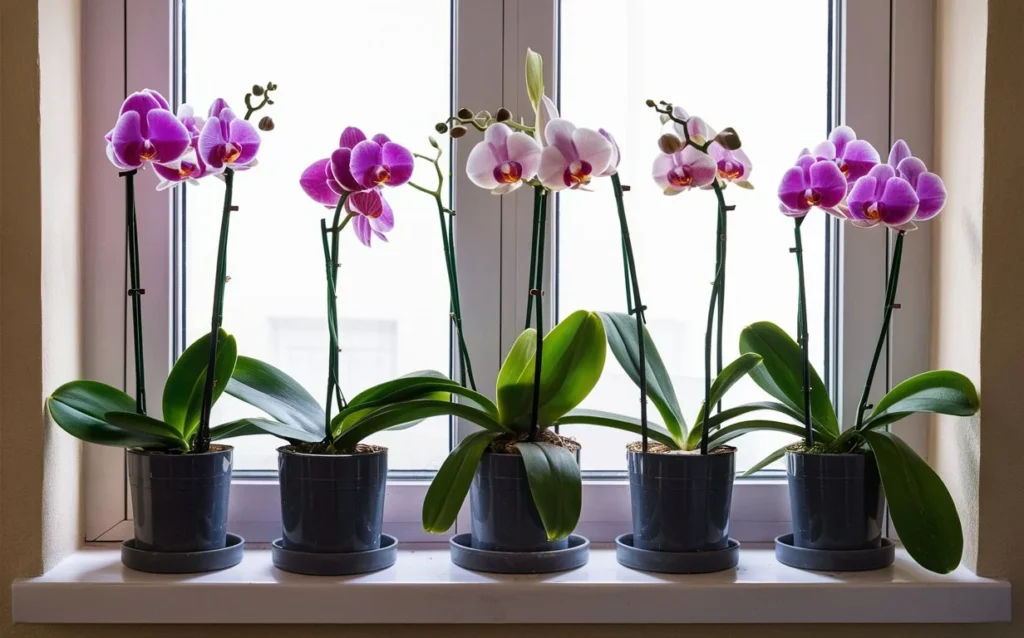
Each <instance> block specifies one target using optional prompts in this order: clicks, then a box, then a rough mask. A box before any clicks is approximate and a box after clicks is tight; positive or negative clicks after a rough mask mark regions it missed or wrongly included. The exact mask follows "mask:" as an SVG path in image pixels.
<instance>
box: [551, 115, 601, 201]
mask: <svg viewBox="0 0 1024 638" xmlns="http://www.w3.org/2000/svg"><path fill="white" fill-rule="evenodd" d="M544 139H545V140H546V141H547V143H548V146H546V147H544V151H543V152H542V153H541V158H540V171H539V173H538V176H539V177H540V183H541V184H543V185H544V186H545V187H546V188H548V189H550V190H552V191H560V190H563V189H566V188H571V189H578V188H581V187H585V186H586V185H587V184H589V183H590V181H591V179H593V178H594V177H601V176H603V175H610V174H611V173H610V172H608V170H609V167H613V165H614V163H615V161H616V158H617V153H616V152H615V145H614V143H613V142H612V141H609V137H606V136H605V135H602V134H601V133H599V132H598V131H595V130H593V129H588V128H576V125H575V124H573V123H572V122H570V121H568V120H564V119H555V120H552V121H550V122H548V124H547V126H545V127H544ZM612 172H614V170H613V171H612Z"/></svg>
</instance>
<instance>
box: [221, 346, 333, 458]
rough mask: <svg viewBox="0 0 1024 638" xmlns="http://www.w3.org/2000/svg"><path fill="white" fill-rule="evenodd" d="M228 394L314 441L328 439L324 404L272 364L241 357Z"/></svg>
mask: <svg viewBox="0 0 1024 638" xmlns="http://www.w3.org/2000/svg"><path fill="white" fill-rule="evenodd" d="M227 393H228V394H230V395H231V396H233V397H235V398H236V399H239V400H241V401H244V402H245V403H248V404H249V405H251V406H253V407H254V408H258V409H260V410H263V411H264V412H266V413H267V414H269V415H270V416H272V417H273V418H274V419H276V420H277V421H279V422H281V423H282V424H284V425H286V426H289V427H291V428H292V429H294V430H301V431H303V432H305V433H307V434H308V435H309V436H310V437H313V439H314V440H318V441H319V440H322V439H323V438H324V437H325V436H326V433H325V432H324V428H325V427H326V426H325V424H324V422H325V421H326V415H325V414H324V410H323V408H321V407H320V404H319V403H317V402H316V399H314V398H313V396H312V395H310V393H309V392H307V391H306V389H305V388H303V387H302V386H301V385H300V384H299V382H298V381H296V380H295V379H293V378H291V377H290V376H288V375H287V374H285V373H284V372H283V371H281V370H279V369H277V368H275V367H274V366H272V365H270V364H269V363H265V362H263V361H260V360H259V359H253V358H251V357H238V363H237V364H236V365H235V371H234V373H233V374H232V378H231V382H230V383H228V387H227ZM293 438H297V437H293ZM301 440H306V439H301Z"/></svg>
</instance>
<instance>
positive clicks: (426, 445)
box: [184, 0, 451, 470]
mask: <svg viewBox="0 0 1024 638" xmlns="http://www.w3.org/2000/svg"><path fill="white" fill-rule="evenodd" d="M450 30H451V6H450V2H449V0H420V1H418V2H408V1H405V0H378V1H376V2H372V3H356V2H299V3H282V2H278V1H267V0H259V1H257V0H202V1H196V2H188V3H187V4H186V6H185V14H184V32H185V46H184V53H185V66H184V69H185V73H184V80H185V96H186V98H187V101H188V102H189V103H190V104H194V105H196V108H197V111H200V110H202V109H205V108H206V105H208V104H209V103H210V101H211V100H212V99H213V98H215V97H217V96H223V97H225V98H226V99H227V100H228V102H229V103H230V104H231V105H232V106H233V107H235V109H236V110H241V111H242V112H243V113H244V107H243V104H242V97H243V96H244V95H245V93H246V91H248V90H249V88H250V87H251V86H252V83H253V82H262V83H265V82H266V81H267V80H273V81H274V82H276V83H277V84H278V85H279V86H280V88H279V89H278V90H277V92H276V93H275V95H274V98H275V102H276V103H275V104H274V105H273V106H272V107H270V109H269V110H268V111H267V113H268V114H270V115H272V116H273V118H274V121H275V122H276V130H274V131H273V132H270V133H266V134H264V135H263V146H262V148H261V150H260V158H259V166H258V167H257V168H256V169H255V170H253V171H251V172H245V173H239V174H238V175H237V176H236V179H235V202H234V203H235V204H237V205H238V206H239V212H237V213H235V214H234V216H233V218H232V221H231V245H230V252H229V256H228V273H229V274H230V276H231V281H230V284H229V285H228V286H227V297H226V300H225V319H224V325H225V328H226V329H227V330H228V331H229V332H231V333H233V334H234V335H235V336H236V337H237V339H238V343H239V351H240V352H241V353H243V354H246V355H249V356H254V357H258V358H261V359H264V360H266V361H268V362H270V363H273V364H274V365H276V366H278V367H281V368H283V369H284V370H285V371H286V372H288V373H289V374H291V375H292V376H294V377H295V378H296V379H298V380H299V381H301V382H302V384H303V385H304V386H305V387H306V388H307V389H308V390H309V391H310V392H311V393H312V394H313V396H315V397H316V398H317V399H318V400H320V401H321V402H323V399H324V395H325V393H326V371H327V357H328V353H327V350H328V335H327V323H326V318H325V317H326V301H325V299H326V289H325V286H326V280H325V275H324V259H323V251H322V248H321V239H320V228H319V224H320V219H321V217H323V216H324V215H329V214H331V211H328V210H327V209H324V208H322V207H319V206H318V205H317V204H315V203H313V202H312V201H311V200H309V199H308V198H307V197H306V195H305V194H304V193H303V192H302V190H301V189H300V188H299V185H298V180H299V175H300V174H301V173H302V171H303V169H305V168H306V167H307V166H308V165H309V164H311V163H312V162H313V161H315V160H317V159H320V158H324V157H327V156H329V155H330V153H331V151H333V150H334V149H335V148H336V147H337V144H338V138H339V136H340V134H341V131H342V129H343V128H344V127H346V126H358V127H360V128H362V129H363V131H364V132H365V133H366V134H367V135H373V134H375V133H378V132H380V133H386V134H387V135H388V136H389V137H391V138H392V139H393V140H395V141H396V142H399V143H401V144H403V145H404V146H406V147H407V148H409V149H410V150H412V151H414V152H417V151H419V152H423V151H424V150H427V151H432V149H430V148H429V146H427V135H428V134H430V133H431V132H432V130H433V126H434V123H435V122H436V121H437V119H438V117H439V114H443V113H447V112H448V111H449V109H450V102H451V100H450V95H451V79H450V78H451V74H450V69H451V45H450V42H451V37H450V36H451V33H450ZM424 34H430V37H424ZM213 61H217V62H216V63H214V62H213ZM259 115H262V113H261V114H259ZM257 117H259V116H257ZM416 177H419V178H422V179H423V180H424V182H425V183H426V184H432V183H433V180H434V177H433V168H432V167H431V166H429V165H426V166H420V167H419V168H418V169H417V175H416ZM223 194H224V189H223V188H222V187H221V185H220V184H219V183H218V182H216V181H210V182H207V183H203V184H202V185H201V186H199V187H195V188H194V187H188V192H187V194H186V200H187V201H186V227H185V232H184V240H185V246H186V260H185V264H186V269H185V276H184V285H185V302H186V306H185V313H184V321H185V329H186V339H187V340H189V341H190V340H193V339H195V338H197V337H199V336H200V335H202V334H205V333H206V332H207V331H208V330H209V322H210V316H209V312H210V301H211V299H212V294H213V275H214V266H215V260H216V250H217V234H218V228H219V224H220V210H221V206H222V198H223ZM386 197H387V199H388V201H389V202H390V204H391V206H392V208H393V210H394V214H395V228H394V231H392V232H391V233H390V234H389V235H388V240H389V241H388V243H384V242H377V241H374V244H373V247H372V248H369V249H368V248H366V247H364V246H363V245H361V244H359V243H358V241H357V240H356V237H355V235H354V234H353V233H352V232H351V231H350V230H349V229H346V230H345V232H344V234H343V235H342V242H341V260H340V261H341V270H340V275H339V278H340V283H339V291H338V295H339V300H338V307H339V324H340V325H339V332H340V334H339V339H340V342H341V349H342V352H341V356H340V359H339V360H340V365H341V382H342V389H343V390H344V392H345V394H346V395H347V396H349V397H351V396H353V395H354V394H356V393H357V392H359V391H360V390H362V389H364V388H366V387H367V386H369V385H372V384H374V383H378V382H380V381H385V380H387V379H389V378H393V377H394V376H396V375H399V374H404V373H407V372H411V371H414V370H422V369H427V368H432V369H436V370H440V371H442V372H445V373H447V372H448V370H449V347H450V346H449V343H450V342H449V324H448V284H447V278H446V275H445V268H444V256H443V253H442V251H441V249H440V239H439V237H438V227H437V217H436V214H435V213H434V211H433V208H432V204H431V202H430V201H429V199H428V198H427V197H425V196H424V195H422V194H420V193H417V192H416V191H414V190H413V189H412V188H408V187H405V188H399V189H395V190H388V191H387V193H386ZM214 413H215V423H220V422H224V421H227V420H230V419H234V418H238V417H243V416H249V415H253V414H254V413H255V410H254V409H253V408H249V407H247V406H245V405H243V404H241V403H239V402H237V401H235V400H233V399H230V398H229V397H226V396H225V398H224V399H222V400H221V402H220V403H218V405H217V406H216V409H215V411H214ZM369 441H370V442H374V443H379V444H382V445H386V446H388V447H389V448H390V454H389V465H390V467H391V469H399V470H423V469H436V468H437V467H439V466H440V464H441V462H442V461H443V460H444V458H445V456H446V455H447V452H448V441H449V436H448V420H447V419H446V418H443V417H437V418H434V419H430V420H429V421H427V422H424V423H422V424H420V425H418V426H416V427H415V428H412V429H410V430H404V431H400V432H394V433H383V434H380V435H377V436H375V437H373V438H371V439H369ZM233 444H234V445H235V449H236V456H235V459H236V464H237V467H238V468H239V469H243V470H254V469H259V470H273V469H276V467H277V454H276V452H275V449H276V447H277V446H276V445H275V444H274V440H272V439H270V437H249V438H243V439H237V440H235V441H234V442H233Z"/></svg>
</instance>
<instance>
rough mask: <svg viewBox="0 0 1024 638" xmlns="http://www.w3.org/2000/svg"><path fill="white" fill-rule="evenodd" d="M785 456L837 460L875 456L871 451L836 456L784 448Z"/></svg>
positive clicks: (844, 453)
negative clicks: (834, 458) (836, 458)
mask: <svg viewBox="0 0 1024 638" xmlns="http://www.w3.org/2000/svg"><path fill="white" fill-rule="evenodd" d="M786 454H787V455H789V454H792V455H794V456H797V455H799V456H815V457H838V458H852V457H869V456H874V455H875V453H874V452H872V451H871V450H866V451H864V452H840V453H838V454H831V453H829V454H826V453H823V452H811V451H809V450H791V449H789V448H786Z"/></svg>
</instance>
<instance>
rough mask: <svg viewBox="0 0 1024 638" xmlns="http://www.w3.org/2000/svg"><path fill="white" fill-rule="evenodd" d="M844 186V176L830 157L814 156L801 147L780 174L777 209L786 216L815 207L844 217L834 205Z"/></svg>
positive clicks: (803, 213)
mask: <svg viewBox="0 0 1024 638" xmlns="http://www.w3.org/2000/svg"><path fill="white" fill-rule="evenodd" d="M846 188H847V182H846V177H844V176H843V172H842V170H840V168H839V166H838V165H837V164H836V163H835V162H834V161H832V160H830V159H817V158H815V157H814V156H812V155H810V154H809V153H808V152H807V151H806V150H804V152H803V153H802V154H801V155H800V157H799V158H798V159H797V162H796V166H794V167H792V168H790V169H789V170H787V171H786V172H785V174H784V175H783V176H782V183H780V184H779V201H781V202H782V206H781V208H780V210H781V211H782V213H783V214H784V215H787V216H789V217H803V216H804V215H806V214H807V213H808V212H809V211H810V210H811V209H812V208H815V207H817V208H821V209H823V210H824V211H825V212H827V213H831V214H832V215H836V216H838V217H845V215H843V213H841V212H839V210H838V209H837V207H838V206H839V204H840V203H841V202H842V201H843V198H844V197H845V195H846Z"/></svg>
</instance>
